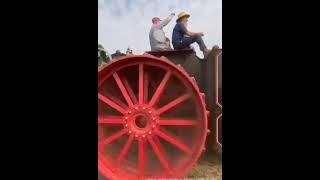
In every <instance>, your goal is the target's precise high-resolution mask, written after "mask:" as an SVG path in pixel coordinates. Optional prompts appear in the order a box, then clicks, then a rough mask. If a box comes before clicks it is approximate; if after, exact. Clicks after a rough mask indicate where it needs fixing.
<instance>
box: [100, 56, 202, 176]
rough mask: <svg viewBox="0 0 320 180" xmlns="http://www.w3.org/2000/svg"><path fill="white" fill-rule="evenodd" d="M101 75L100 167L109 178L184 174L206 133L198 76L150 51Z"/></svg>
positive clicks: (109, 68) (126, 58)
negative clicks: (196, 78)
mask: <svg viewBox="0 0 320 180" xmlns="http://www.w3.org/2000/svg"><path fill="white" fill-rule="evenodd" d="M98 76H99V77H98V99H99V101H98V107H99V109H98V119H99V120H98V129H99V135H98V137H99V138H98V139H99V142H98V168H99V171H100V172H101V173H102V174H103V175H104V176H106V177H108V178H110V179H130V180H135V179H146V178H170V177H172V178H179V177H183V176H185V175H186V174H187V173H188V172H189V171H190V170H191V168H192V167H193V166H194V165H195V164H196V162H197V160H198V158H199V157H200V155H201V153H202V151H203V149H204V146H205V139H206V136H207V132H208V131H207V112H206V108H205V102H204V95H203V94H202V93H200V91H199V88H198V86H197V84H196V82H195V81H194V79H193V78H190V77H189V76H188V74H187V73H186V72H185V71H184V70H183V68H181V67H180V66H176V65H175V64H173V63H171V62H170V61H169V60H167V59H165V58H156V57H153V56H151V55H148V54H145V55H139V56H127V57H124V58H122V59H119V60H117V61H115V62H112V63H110V64H109V65H107V66H106V67H105V68H103V69H101V70H99V73H98Z"/></svg>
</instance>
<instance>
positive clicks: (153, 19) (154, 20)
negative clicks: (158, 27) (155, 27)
mask: <svg viewBox="0 0 320 180" xmlns="http://www.w3.org/2000/svg"><path fill="white" fill-rule="evenodd" d="M157 21H161V19H160V18H158V17H154V18H152V23H153V24H154V23H155V22H157Z"/></svg>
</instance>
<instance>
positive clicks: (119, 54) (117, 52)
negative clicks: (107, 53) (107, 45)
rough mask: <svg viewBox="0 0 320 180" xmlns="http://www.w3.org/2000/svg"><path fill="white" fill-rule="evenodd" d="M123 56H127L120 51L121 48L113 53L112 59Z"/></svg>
mask: <svg viewBox="0 0 320 180" xmlns="http://www.w3.org/2000/svg"><path fill="white" fill-rule="evenodd" d="M122 56H126V54H123V53H122V52H120V50H117V51H116V52H115V53H114V54H111V57H112V59H118V58H120V57H122Z"/></svg>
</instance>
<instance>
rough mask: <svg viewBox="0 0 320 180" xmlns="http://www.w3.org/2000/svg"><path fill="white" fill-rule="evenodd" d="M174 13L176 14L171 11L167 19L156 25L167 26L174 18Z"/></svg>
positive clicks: (159, 26)
mask: <svg viewBox="0 0 320 180" xmlns="http://www.w3.org/2000/svg"><path fill="white" fill-rule="evenodd" d="M174 15H175V14H174V13H171V14H170V16H168V17H167V18H166V19H164V20H162V21H161V22H160V23H159V24H157V25H156V27H158V28H163V27H165V26H166V25H167V24H169V22H170V21H171V20H172V18H173V17H174Z"/></svg>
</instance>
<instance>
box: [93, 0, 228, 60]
mask: <svg viewBox="0 0 320 180" xmlns="http://www.w3.org/2000/svg"><path fill="white" fill-rule="evenodd" d="M98 7H99V8H98V9H99V11H98V42H99V43H101V44H102V45H103V46H104V47H105V49H106V50H107V51H109V52H110V53H114V52H115V51H116V50H117V49H119V50H121V51H122V52H125V51H126V49H127V47H128V46H130V47H131V48H132V49H133V52H134V54H142V53H144V52H145V51H149V50H150V45H149V30H150V27H151V19H152V17H154V16H158V17H160V18H162V19H163V18H166V17H167V16H168V15H169V14H170V13H171V12H175V13H176V14H178V13H179V12H181V11H187V12H189V13H190V14H191V17H190V19H189V27H188V29H189V30H190V31H202V32H204V34H205V36H204V37H203V38H204V41H205V43H206V44H207V46H208V47H209V48H211V47H212V46H213V45H215V44H217V45H219V46H220V47H222V0H98ZM175 20H176V17H175V18H174V19H173V20H172V21H171V22H170V23H169V24H168V25H167V26H166V27H165V28H164V31H165V33H166V36H167V37H169V38H170V39H171V35H172V29H173V27H174V25H175ZM193 46H194V47H195V48H196V50H197V54H198V55H199V56H201V57H202V54H201V53H200V52H199V47H198V45H196V44H194V45H193Z"/></svg>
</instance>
